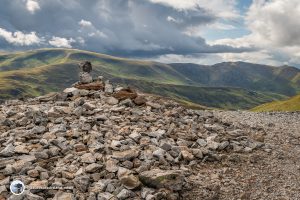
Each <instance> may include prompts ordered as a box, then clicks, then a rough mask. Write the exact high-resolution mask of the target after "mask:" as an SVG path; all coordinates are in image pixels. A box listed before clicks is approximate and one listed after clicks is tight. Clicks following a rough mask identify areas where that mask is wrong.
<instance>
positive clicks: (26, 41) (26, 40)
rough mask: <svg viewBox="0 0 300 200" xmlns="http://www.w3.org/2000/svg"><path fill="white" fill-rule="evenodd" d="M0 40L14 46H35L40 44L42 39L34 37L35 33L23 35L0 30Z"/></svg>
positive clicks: (19, 32)
mask: <svg viewBox="0 0 300 200" xmlns="http://www.w3.org/2000/svg"><path fill="white" fill-rule="evenodd" d="M0 38H3V39H4V40H6V41H7V42H8V43H10V44H13V45H16V46H29V45H36V44H40V43H41V42H42V39H41V38H39V37H38V36H37V35H36V32H31V33H28V34H25V33H23V32H21V31H16V32H10V31H7V30H6V29H3V28H0Z"/></svg>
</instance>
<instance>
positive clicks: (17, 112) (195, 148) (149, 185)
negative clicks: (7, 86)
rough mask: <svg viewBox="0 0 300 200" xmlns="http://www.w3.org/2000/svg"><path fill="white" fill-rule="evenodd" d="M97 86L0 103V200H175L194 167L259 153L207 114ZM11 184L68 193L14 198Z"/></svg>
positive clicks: (232, 127)
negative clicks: (13, 181)
mask: <svg viewBox="0 0 300 200" xmlns="http://www.w3.org/2000/svg"><path fill="white" fill-rule="evenodd" d="M97 81H99V83H101V84H103V86H104V87H102V88H101V89H97V90H95V89H92V88H87V89H81V88H79V87H77V88H76V87H72V88H67V89H65V90H64V91H63V92H61V93H51V94H49V95H46V96H42V97H38V98H34V99H29V100H27V101H20V100H12V101H7V102H6V103H5V104H4V105H0V199H1V198H3V199H22V198H25V199H37V200H39V199H57V200H58V199H59V200H71V199H75V198H76V199H82V200H83V199H89V200H96V199H99V200H109V199H110V200H112V199H146V200H156V199H170V200H172V199H174V200H175V199H181V198H182V197H181V193H182V191H187V190H189V189H191V188H192V187H193V185H192V184H191V183H190V182H189V179H188V177H189V176H190V175H191V173H192V169H193V168H194V167H197V166H198V165H199V164H203V163H209V162H221V161H222V159H226V155H228V154H230V153H232V152H236V153H246V154H249V153H251V152H253V151H256V150H259V149H261V148H265V147H264V142H263V135H262V136H261V137H256V138H255V137H252V135H253V134H254V133H251V130H250V129H249V130H248V129H247V130H246V129H245V130H243V129H242V128H241V127H239V125H238V124H229V123H223V122H221V121H219V120H218V119H217V118H215V117H214V115H213V114H212V113H210V112H202V111H197V110H189V109H185V108H183V107H181V106H180V105H178V104H177V103H175V102H173V101H171V100H166V99H163V98H160V97H157V96H150V95H144V94H141V93H137V92H135V91H134V90H132V89H130V88H122V87H113V85H112V84H110V83H109V81H105V82H104V81H103V80H102V79H98V80H97ZM84 84H89V83H84ZM84 84H83V85H84ZM81 85H82V84H81ZM255 134H257V132H255ZM12 180H21V181H23V182H24V183H25V186H27V187H68V188H67V189H54V188H52V189H51V188H50V189H47V190H41V189H34V190H30V191H29V190H26V191H25V192H24V193H23V194H22V195H20V196H14V195H11V193H10V192H9V184H10V182H11V181H12ZM72 188H73V189H72Z"/></svg>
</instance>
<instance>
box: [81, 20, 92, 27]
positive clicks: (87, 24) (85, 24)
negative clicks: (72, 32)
mask: <svg viewBox="0 0 300 200" xmlns="http://www.w3.org/2000/svg"><path fill="white" fill-rule="evenodd" d="M78 24H79V25H80V26H82V27H91V26H93V24H92V22H90V21H87V20H84V19H82V20H80V22H78Z"/></svg>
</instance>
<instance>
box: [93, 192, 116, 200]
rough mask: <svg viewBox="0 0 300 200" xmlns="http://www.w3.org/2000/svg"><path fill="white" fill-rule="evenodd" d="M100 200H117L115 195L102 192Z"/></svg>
mask: <svg viewBox="0 0 300 200" xmlns="http://www.w3.org/2000/svg"><path fill="white" fill-rule="evenodd" d="M97 199H98V200H116V199H114V195H113V194H111V193H109V192H103V193H102V192H101V193H99V194H98V196H97Z"/></svg>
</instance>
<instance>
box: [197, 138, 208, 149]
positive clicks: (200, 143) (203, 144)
mask: <svg viewBox="0 0 300 200" xmlns="http://www.w3.org/2000/svg"><path fill="white" fill-rule="evenodd" d="M197 143H198V144H199V145H200V147H205V146H206V145H207V142H206V140H204V139H201V138H200V139H198V140H197Z"/></svg>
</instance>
